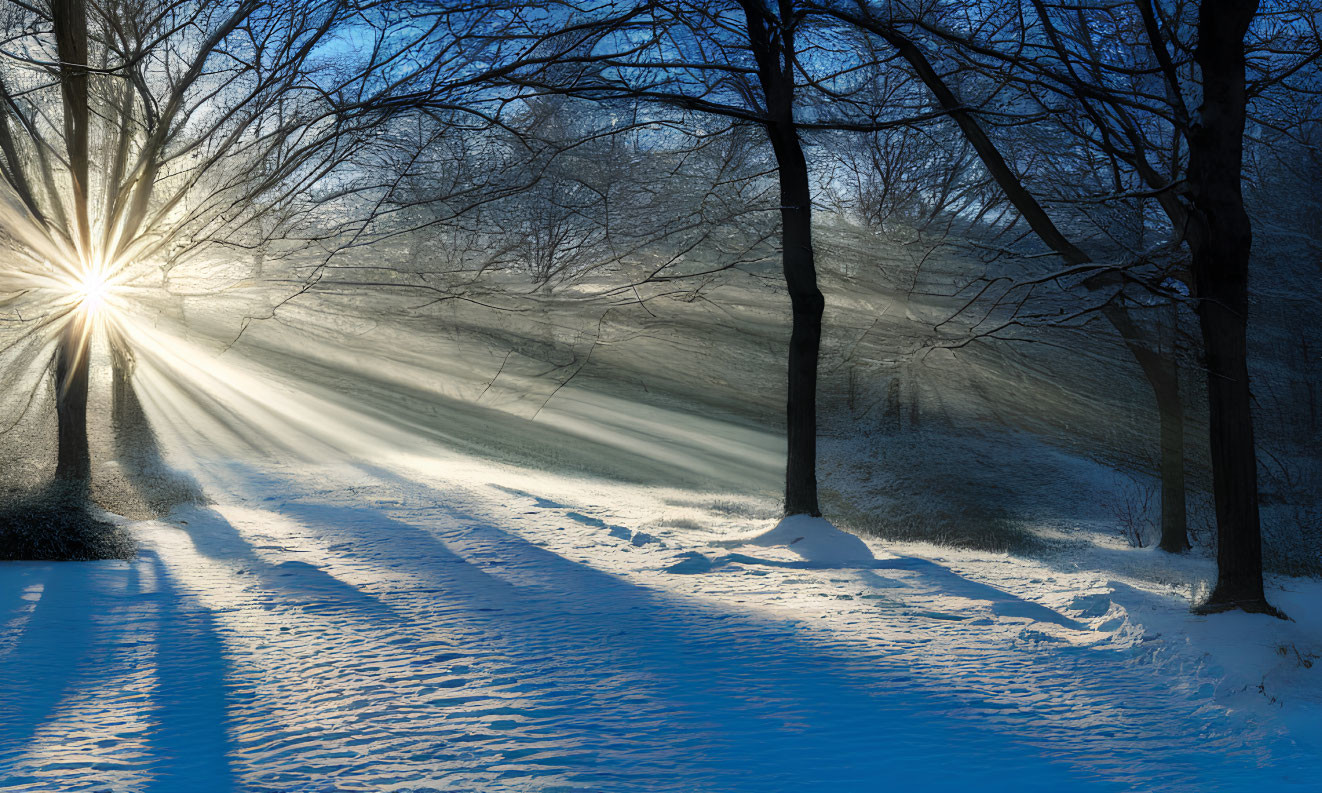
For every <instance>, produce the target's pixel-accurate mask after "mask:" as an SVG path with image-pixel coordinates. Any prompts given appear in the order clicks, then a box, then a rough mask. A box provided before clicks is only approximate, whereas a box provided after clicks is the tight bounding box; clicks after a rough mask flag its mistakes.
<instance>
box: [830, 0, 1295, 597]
mask: <svg viewBox="0 0 1322 793" xmlns="http://www.w3.org/2000/svg"><path fill="white" fill-rule="evenodd" d="M818 7H819V8H821V9H823V10H824V11H825V12H826V13H828V14H831V15H833V16H835V17H836V18H838V19H849V20H851V21H853V22H859V21H862V22H867V21H868V20H869V18H872V19H873V21H875V16H874V15H872V14H870V13H868V11H867V9H866V8H865V7H864V6H863V5H862V4H860V3H855V2H839V3H821V4H819V6H818ZM1257 10H1258V9H1257V4H1256V3H1254V2H1226V3H1215V2H1201V3H1198V2H1178V3H1174V4H1171V5H1169V6H1166V5H1162V6H1157V5H1154V4H1152V3H1150V2H1149V1H1148V0H1135V2H1133V3H1121V4H1104V5H1101V6H1097V5H1094V4H1088V3H1066V4H1055V5H1047V4H1045V3H1040V2H1037V0H1034V1H1033V2H1032V3H1031V4H1030V5H1029V6H1028V7H1027V8H1025V7H1023V6H1021V5H1020V4H1017V3H1013V4H1011V3H1007V4H978V5H974V6H965V7H959V8H956V7H954V6H947V5H944V4H937V5H935V6H930V7H922V8H918V7H910V6H908V5H901V4H896V5H895V6H894V7H892V8H891V13H890V14H889V15H888V16H887V17H886V19H885V20H884V25H883V26H881V27H879V28H878V27H877V26H875V25H874V32H876V33H877V34H878V35H882V36H888V35H889V36H891V37H892V43H893V44H895V45H896V47H897V48H898V49H900V50H901V52H902V53H903V52H904V51H905V48H906V47H913V46H914V44H915V42H916V41H918V40H919V39H921V40H923V41H927V42H930V43H931V44H930V46H931V47H932V48H936V47H940V48H941V49H942V50H943V51H944V52H945V53H946V54H947V56H948V57H950V58H953V59H955V60H956V61H957V63H958V68H959V69H960V70H961V71H962V72H964V73H966V74H972V75H980V76H981V77H982V78H983V80H984V81H985V82H986V83H987V84H988V85H991V86H994V87H995V88H994V90H996V91H997V93H998V94H999V99H998V105H997V106H998V115H1000V116H1001V117H1002V118H1004V117H1005V116H1006V114H1007V113H1008V114H1009V116H1011V117H1012V118H1013V119H1014V121H1013V123H1015V124H1018V125H1020V126H1021V127H1023V128H1027V129H1037V130H1042V131H1043V132H1042V133H1041V134H1043V135H1044V136H1045V137H1044V138H1043V141H1053V140H1054V141H1061V140H1069V141H1074V142H1075V145H1074V148H1073V149H1066V150H1064V152H1061V153H1058V154H1057V156H1056V158H1055V159H1056V160H1057V161H1058V162H1064V163H1070V162H1071V161H1074V162H1077V164H1078V167H1077V168H1076V170H1074V171H1073V173H1077V174H1078V176H1079V180H1080V183H1081V184H1083V185H1085V186H1089V187H1092V186H1093V185H1096V187H1094V188H1093V190H1092V194H1091V195H1089V194H1086V193H1085V194H1083V195H1080V194H1079V192H1080V191H1078V190H1075V191H1074V194H1073V195H1072V196H1068V195H1067V196H1060V195H1056V196H1051V199H1052V200H1053V201H1054V202H1056V203H1058V204H1063V205H1067V206H1070V205H1072V206H1073V207H1075V208H1077V209H1081V210H1083V209H1085V208H1086V207H1087V206H1088V205H1104V204H1108V203H1110V204H1120V203H1123V202H1132V203H1134V204H1135V205H1136V206H1138V207H1142V206H1143V205H1144V203H1145V202H1150V203H1152V204H1155V205H1156V206H1159V207H1160V209H1161V211H1162V213H1163V214H1164V215H1165V218H1166V221H1167V224H1168V229H1169V231H1168V232H1167V233H1166V240H1164V241H1160V242H1159V246H1158V247H1160V246H1163V245H1166V246H1168V245H1171V244H1181V245H1183V246H1184V247H1185V248H1186V249H1187V251H1188V256H1189V264H1188V271H1187V276H1186V278H1185V280H1186V281H1187V283H1188V286H1189V288H1190V291H1192V294H1193V297H1194V298H1195V299H1196V303H1195V307H1196V310H1197V313H1198V317H1199V321H1200V328H1201V335H1202V347H1203V350H1204V354H1205V357H1206V363H1207V370H1208V371H1207V378H1208V379H1207V383H1208V392H1209V417H1210V430H1211V450H1212V468H1213V479H1214V497H1215V501H1216V504H1217V517H1218V519H1217V525H1218V559H1219V564H1218V569H1219V577H1218V585H1217V587H1216V588H1215V590H1214V591H1213V593H1212V596H1211V597H1210V598H1209V600H1208V602H1207V603H1206V604H1204V608H1206V609H1209V610H1216V609H1222V608H1244V609H1246V610H1251V611H1271V607H1270V606H1269V605H1268V604H1267V603H1266V601H1265V599H1264V597H1263V595H1262V579H1261V540H1260V536H1261V533H1260V527H1259V518H1258V513H1257V501H1258V499H1257V486H1256V462H1255V455H1254V448H1253V434H1252V421H1251V417H1250V407H1251V398H1250V392H1249V383H1248V369H1247V359H1246V343H1245V339H1246V321H1247V317H1246V314H1247V307H1248V302H1247V274H1248V271H1249V261H1250V249H1251V236H1252V235H1251V224H1250V221H1249V218H1248V215H1247V213H1246V212H1245V210H1244V203H1243V199H1242V196H1241V191H1240V187H1239V185H1240V182H1241V180H1242V178H1243V176H1244V168H1243V152H1244V146H1245V139H1244V135H1245V124H1246V120H1247V119H1248V118H1249V117H1250V106H1249V100H1250V99H1251V98H1252V97H1255V96H1262V95H1264V94H1267V93H1271V92H1280V91H1288V90H1291V88H1290V86H1289V84H1288V81H1289V79H1290V78H1291V77H1292V76H1296V75H1298V74H1299V73H1300V72H1301V70H1304V69H1305V68H1307V67H1308V66H1309V65H1310V64H1312V63H1314V62H1315V61H1316V59H1317V57H1318V47H1317V37H1316V34H1315V32H1314V31H1313V30H1312V28H1311V27H1310V24H1309V21H1308V20H1309V17H1308V14H1307V9H1305V8H1303V7H1302V6H1301V7H1297V8H1293V9H1281V10H1278V11H1276V12H1274V13H1273V14H1272V15H1270V16H1268V17H1263V18H1256V14H1257ZM1255 18H1256V21H1255ZM913 51H914V50H912V49H911V50H910V52H911V53H912V52H913ZM1250 53H1252V54H1254V55H1255V58H1254V59H1253V60H1252V61H1250V60H1249V59H1248V55H1249V54H1250ZM918 55H919V56H921V55H922V53H921V52H919V53H918ZM905 57H906V58H907V59H908V60H909V61H910V63H911V64H914V63H917V65H916V66H915V67H914V68H915V69H916V70H917V71H918V72H920V73H921V72H922V70H923V69H922V65H921V63H918V62H917V60H916V59H915V58H914V57H912V54H911V55H907V56H905ZM929 82H930V83H933V84H934V83H935V81H932V80H929ZM1195 98H1197V101H1199V102H1200V103H1201V104H1200V106H1198V107H1197V108H1191V107H1190V104H1191V103H1192V102H1193V101H1194V99H1195ZM941 101H942V104H943V105H944V106H946V107H947V109H948V112H950V113H951V114H952V117H954V118H955V119H956V120H957V121H958V120H959V118H960V116H961V115H962V116H964V117H966V118H967V119H968V120H969V121H968V123H962V124H961V126H962V128H963V129H964V132H965V134H966V135H971V137H970V140H971V141H972V140H973V139H974V138H976V137H978V130H977V129H976V125H975V124H974V123H973V119H974V116H975V115H976V112H978V111H977V110H976V107H975V108H966V107H965V106H964V105H962V104H961V100H960V99H957V98H955V96H954V95H953V94H949V95H947V97H946V98H945V99H942V100H941ZM963 101H965V102H967V101H968V100H967V99H966V98H965V99H963ZM966 109H968V110H970V112H964V111H965V110H966ZM981 112H982V113H986V109H985V108H983V109H982V111H981ZM1275 121H1280V119H1275ZM1048 145H1050V144H1048ZM1056 145H1059V144H1056ZM985 148H986V149H987V151H986V153H985V154H984V155H983V161H984V163H987V164H988V168H989V169H994V168H995V167H996V166H997V163H996V160H997V158H998V157H999V153H997V152H996V151H994V150H992V147H990V146H988V147H985ZM1073 152H1081V154H1075V153H1073ZM1096 166H1100V170H1099V169H1098V168H1097V167H1096ZM1003 171H1004V174H1003V178H1002V179H1000V180H998V181H999V182H1001V183H1002V186H1003V187H1006V188H1007V194H1010V195H1011V198H1012V200H1014V202H1015V205H1016V207H1017V208H1019V209H1020V211H1021V212H1023V213H1024V217H1025V218H1026V219H1027V220H1028V221H1029V223H1030V226H1032V227H1033V230H1034V232H1035V233H1037V234H1038V236H1039V237H1040V238H1042V239H1043V240H1044V241H1046V242H1047V243H1048V245H1049V246H1050V247H1051V248H1052V249H1053V250H1054V251H1056V252H1057V253H1059V254H1061V255H1062V256H1064V257H1065V258H1066V260H1067V261H1076V262H1080V263H1085V262H1086V261H1087V259H1088V257H1087V256H1086V255H1083V254H1081V253H1078V252H1077V251H1078V249H1077V247H1076V246H1075V245H1074V243H1073V242H1072V241H1071V240H1069V238H1068V236H1066V235H1064V234H1062V233H1060V231H1059V229H1058V228H1057V229H1053V228H1052V226H1054V224H1048V221H1049V220H1050V218H1049V216H1047V215H1046V214H1045V213H1044V212H1035V210H1033V206H1032V205H1033V204H1034V203H1039V202H1038V199H1037V198H1036V197H1035V196H1033V195H1032V194H1031V193H1029V192H1028V191H1027V190H1020V191H1019V192H1020V194H1019V195H1018V196H1017V197H1016V196H1015V195H1013V194H1012V191H1013V190H1014V184H1015V182H1019V181H1021V180H1020V179H1019V177H1017V176H1016V175H1015V174H1014V172H1013V170H1011V169H1009V168H1008V167H1006V168H1004V169H1003ZM1100 175H1105V176H1107V177H1108V178H1109V181H1110V184H1109V185H1107V184H1106V182H1105V181H1102V182H1098V180H1097V179H1096V177H1097V176H1100ZM1034 215H1036V216H1034ZM1150 258H1151V257H1150V256H1141V257H1138V260H1142V259H1147V260H1149V261H1150ZM1121 263H1122V262H1116V263H1114V264H1121ZM1128 269H1129V268H1119V267H1114V266H1113V267H1112V268H1111V270H1112V272H1111V274H1110V275H1109V276H1106V277H1105V278H1102V279H1098V278H1097V277H1096V276H1093V277H1091V278H1090V279H1089V280H1090V281H1091V283H1092V284H1094V285H1095V284H1097V283H1098V281H1099V280H1120V281H1121V282H1124V281H1128V282H1131V283H1135V284H1136V285H1137V286H1138V287H1139V288H1141V289H1146V290H1149V291H1151V292H1153V293H1155V294H1156V295H1158V296H1160V297H1165V298H1172V297H1176V298H1178V297H1179V292H1180V291H1181V289H1180V288H1176V289H1171V288H1170V286H1169V283H1170V282H1169V281H1168V280H1166V279H1164V278H1162V279H1152V278H1144V279H1142V280H1141V281H1138V282H1135V281H1134V280H1133V279H1131V278H1129V277H1128V275H1127V274H1126V272H1125V270H1128ZM1169 274H1170V275H1175V276H1179V275H1180V272H1179V268H1176V269H1174V270H1172V271H1171V272H1170V273H1169ZM1108 316H1112V318H1113V322H1114V320H1115V319H1121V322H1120V323H1118V324H1117V328H1118V329H1120V330H1121V332H1122V334H1125V335H1126V341H1127V343H1129V346H1130V348H1131V350H1133V351H1134V352H1135V355H1136V357H1138V358H1139V361H1140V363H1143V362H1144V360H1145V356H1144V355H1142V352H1143V349H1144V347H1149V346H1150V345H1145V344H1141V343H1138V344H1135V343H1134V342H1137V341H1139V340H1138V339H1137V338H1133V339H1131V336H1132V335H1133V334H1131V333H1129V332H1128V330H1127V329H1126V328H1125V327H1124V323H1123V318H1121V317H1120V316H1119V315H1118V314H1116V315H1108ZM1150 364H1151V365H1145V366H1144V370H1145V373H1147V374H1148V376H1149V380H1150V381H1151V382H1152V384H1153V386H1154V390H1156V391H1158V392H1159V393H1160V391H1161V390H1162V389H1161V388H1158V386H1159V385H1160V384H1161V383H1164V382H1168V381H1169V382H1175V379H1174V378H1171V377H1169V374H1170V373H1169V371H1163V366H1165V364H1163V362H1162V361H1161V360H1159V359H1153V360H1151V361H1150ZM1167 390H1169V389H1167ZM1172 404H1173V403H1172ZM1171 418H1172V421H1173V420H1174V417H1171ZM1164 423H1165V422H1164ZM1172 440H1173V439H1172Z"/></svg>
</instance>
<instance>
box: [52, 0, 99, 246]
mask: <svg viewBox="0 0 1322 793" xmlns="http://www.w3.org/2000/svg"><path fill="white" fill-rule="evenodd" d="M51 21H52V22H53V24H54V29H55V46H56V53H57V54H58V55H59V58H60V92H61V94H62V95H63V97H64V143H65V148H66V150H67V151H68V154H69V176H70V180H71V187H72V190H71V191H70V193H71V195H72V198H73V217H74V224H75V228H74V229H73V231H74V235H75V236H74V238H75V239H76V240H77V243H78V252H79V254H81V255H82V257H83V264H84V266H86V264H87V262H88V261H89V260H90V257H91V223H90V221H89V219H88V207H87V168H88V124H89V118H90V112H91V111H90V106H89V104H88V75H87V5H86V2H85V0H54V2H52V3H51Z"/></svg>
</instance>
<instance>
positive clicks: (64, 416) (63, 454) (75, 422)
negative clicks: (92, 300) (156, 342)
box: [55, 311, 92, 493]
mask: <svg viewBox="0 0 1322 793" xmlns="http://www.w3.org/2000/svg"><path fill="white" fill-rule="evenodd" d="M90 352H91V349H90V345H89V343H88V334H87V318H86V315H85V314H84V313H83V312H82V311H75V312H74V313H73V315H72V316H71V318H70V320H69V322H68V324H67V325H65V327H64V330H63V332H61V334H60V339H59V341H58V342H57V343H56V349H55V414H56V419H57V424H58V428H57V434H58V441H57V443H58V451H57V456H56V464H55V479H56V480H57V481H59V482H62V483H65V484H67V485H71V486H73V487H75V488H77V489H78V490H80V491H82V492H84V493H85V492H87V491H88V490H89V489H90V487H91V478H92V463H91V457H90V455H89V452H88V448H87V382H88V358H89V354H90Z"/></svg>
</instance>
